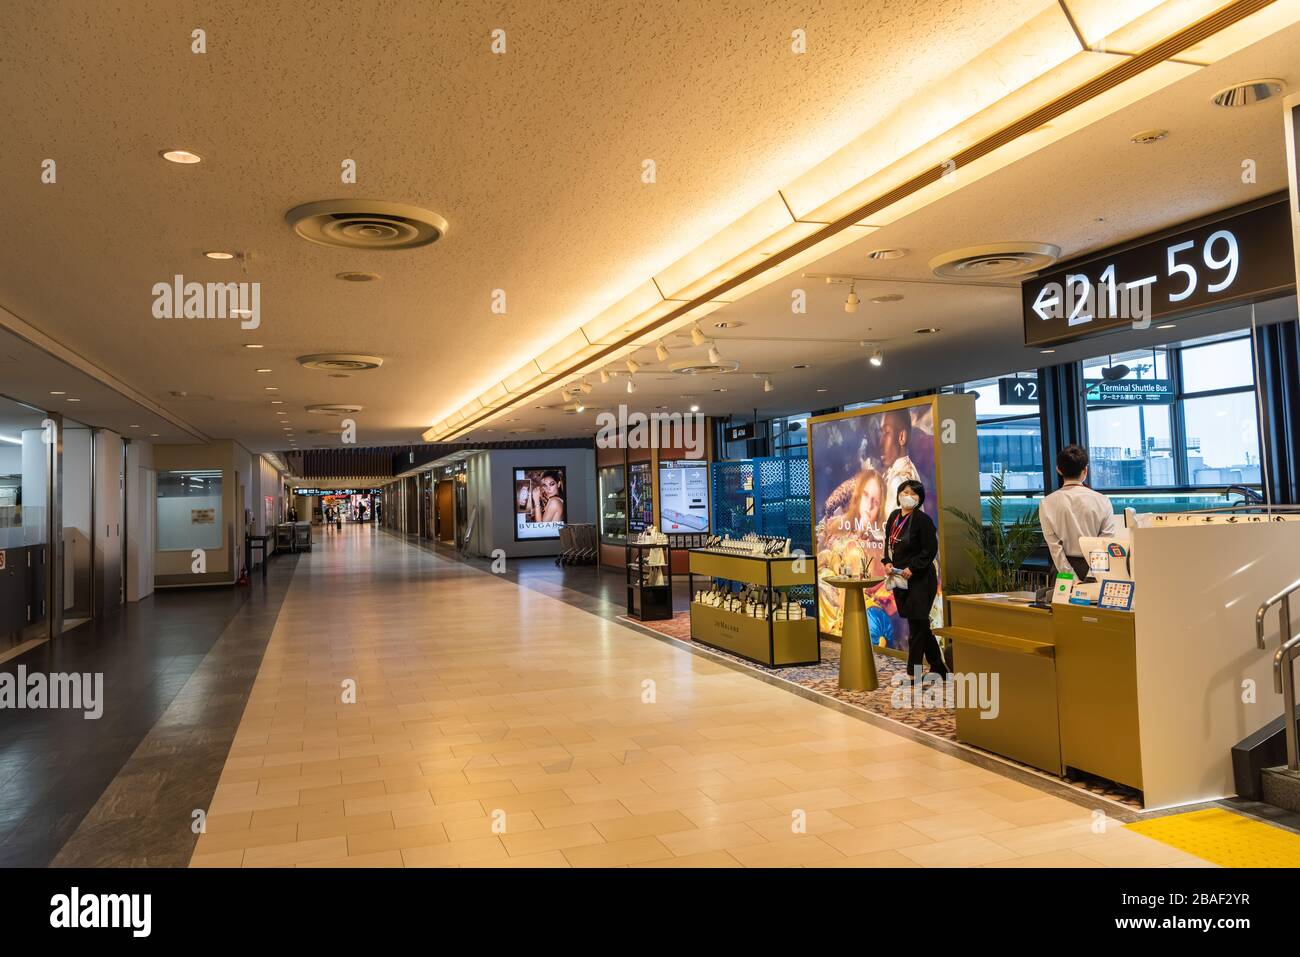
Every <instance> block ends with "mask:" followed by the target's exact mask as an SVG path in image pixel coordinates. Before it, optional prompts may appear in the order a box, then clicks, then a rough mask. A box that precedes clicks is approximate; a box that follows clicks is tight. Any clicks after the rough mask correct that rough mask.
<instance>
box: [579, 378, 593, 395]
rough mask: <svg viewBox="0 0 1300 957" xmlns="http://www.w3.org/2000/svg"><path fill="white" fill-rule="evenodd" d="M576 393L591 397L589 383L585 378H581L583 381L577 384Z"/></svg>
mask: <svg viewBox="0 0 1300 957" xmlns="http://www.w3.org/2000/svg"><path fill="white" fill-rule="evenodd" d="M578 391H579V392H581V393H582V394H583V395H591V383H590V382H588V381H587V380H586V378H583V380H582V381H581V382H579V383H578Z"/></svg>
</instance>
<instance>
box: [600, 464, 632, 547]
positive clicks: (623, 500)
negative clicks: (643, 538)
mask: <svg viewBox="0 0 1300 957" xmlns="http://www.w3.org/2000/svg"><path fill="white" fill-rule="evenodd" d="M626 474H627V473H626V472H625V471H624V469H623V466H621V465H607V466H605V467H604V468H602V469H601V470H600V472H599V474H598V477H599V485H600V540H601V541H602V542H605V543H607V544H610V545H623V544H625V543H626V542H627V479H626Z"/></svg>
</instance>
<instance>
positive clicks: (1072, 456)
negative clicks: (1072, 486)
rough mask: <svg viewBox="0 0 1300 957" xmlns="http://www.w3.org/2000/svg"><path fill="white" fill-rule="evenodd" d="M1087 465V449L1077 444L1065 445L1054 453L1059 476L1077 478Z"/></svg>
mask: <svg viewBox="0 0 1300 957" xmlns="http://www.w3.org/2000/svg"><path fill="white" fill-rule="evenodd" d="M1087 467H1088V450H1087V449H1084V448H1080V447H1079V446H1077V445H1067V446H1066V447H1065V448H1063V449H1061V451H1060V452H1058V453H1057V455H1056V468H1057V471H1059V472H1060V473H1061V478H1065V479H1077V478H1078V477H1079V476H1080V475H1082V474H1083V470H1084V469H1086V468H1087Z"/></svg>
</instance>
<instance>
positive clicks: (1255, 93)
mask: <svg viewBox="0 0 1300 957" xmlns="http://www.w3.org/2000/svg"><path fill="white" fill-rule="evenodd" d="M1284 89H1286V84H1285V83H1283V82H1282V81H1281V80H1247V81H1246V82H1244V83H1237V84H1235V85H1233V86H1230V87H1227V88H1226V89H1223V90H1220V91H1219V92H1218V93H1216V94H1214V105H1215V106H1251V105H1253V104H1255V103H1262V102H1263V101H1264V100H1271V99H1272V98H1273V97H1275V96H1279V95H1280V94H1281V93H1282V91H1283V90H1284Z"/></svg>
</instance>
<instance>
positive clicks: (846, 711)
mask: <svg viewBox="0 0 1300 957" xmlns="http://www.w3.org/2000/svg"><path fill="white" fill-rule="evenodd" d="M390 534H392V535H393V536H394V537H396V538H398V539H400V540H402V541H405V542H406V543H407V544H408V545H415V546H417V547H420V548H423V549H425V550H426V551H430V552H433V553H434V554H435V555H438V556H440V557H442V558H446V559H449V560H451V561H455V562H459V563H461V564H463V565H468V566H470V567H471V568H475V569H477V570H479V571H482V572H484V573H485V574H490V575H493V577H495V578H503V579H505V580H507V581H510V582H513V583H514V584H516V585H519V586H520V587H522V588H530V589H532V590H533V591H537V592H540V593H541V594H544V595H547V596H548V597H551V598H554V599H556V600H557V601H562V602H564V603H565V604H568V605H572V606H574V607H575V608H579V609H581V610H583V611H586V612H590V613H591V614H593V615H598V616H600V617H602V618H605V619H607V620H609V621H613V622H614V623H615V624H618V625H621V626H623V627H624V628H628V629H630V630H632V631H635V632H637V633H638V634H642V635H646V636H647V637H650V638H654V639H655V640H656V641H662V642H664V643H665V644H669V645H672V646H673V647H675V648H679V649H681V650H682V651H685V652H688V653H690V654H693V655H696V656H698V657H700V658H707V659H708V660H709V661H712V662H714V663H715V664H719V665H722V666H723V667H724V668H730V669H731V670H732V671H738V672H740V673H741V674H744V675H747V676H749V677H751V678H754V679H755V680H757V681H762V682H764V683H765V684H769V685H772V686H773V687H776V688H780V689H782V690H783V691H788V692H789V693H791V694H794V695H798V696H799V697H801V698H805V699H807V700H808V701H812V702H815V703H816V704H819V705H821V706H822V707H823V708H829V709H831V710H832V711H838V712H839V713H840V714H843V715H847V716H848V717H850V718H856V719H857V720H859V721H862V722H864V723H866V724H870V725H872V726H874V727H878V728H883V729H885V730H887V731H890V732H892V733H894V734H896V735H898V736H899V737H901V738H905V739H907V740H909V741H915V742H917V743H918V744H924V745H925V746H927V747H929V748H933V749H934V750H935V751H938V752H940V753H941V754H947V755H949V756H951V757H954V758H957V759H959V760H961V761H965V762H967V763H968V764H972V765H974V766H976V767H979V768H983V769H985V770H988V771H993V772H994V773H996V774H1000V775H1001V776H1003V777H1005V778H1008V779H1009V780H1012V781H1017V782H1019V783H1021V784H1024V785H1026V786H1028V787H1032V788H1034V789H1035V790H1038V791H1042V792H1043V793H1044V794H1046V795H1051V796H1053V797H1059V798H1061V799H1062V800H1065V801H1069V802H1070V803H1072V804H1077V805H1079V806H1081V807H1085V808H1088V809H1089V810H1094V811H1102V812H1103V813H1105V814H1106V816H1107V817H1109V818H1110V819H1111V820H1116V821H1119V822H1121V823H1129V822H1131V821H1137V820H1140V819H1144V818H1148V817H1150V816H1151V815H1150V814H1148V813H1146V812H1137V811H1135V810H1133V809H1132V808H1128V807H1125V806H1124V805H1122V804H1119V803H1117V802H1115V801H1108V800H1106V799H1105V798H1101V797H1097V796H1095V795H1092V794H1088V793H1087V792H1085V791H1081V790H1079V789H1078V788H1073V787H1070V786H1069V785H1068V784H1062V783H1060V782H1059V781H1054V780H1052V779H1050V778H1047V777H1044V776H1041V775H1038V774H1035V773H1034V772H1033V771H1029V770H1026V769H1024V768H1021V767H1018V766H1016V765H1012V764H1008V763H1006V762H1004V761H1000V760H998V759H997V758H996V757H993V756H991V755H988V754H985V753H984V752H981V751H974V750H972V749H970V748H968V747H966V746H965V745H962V744H958V743H956V742H952V741H947V740H945V739H943V738H939V737H936V736H935V735H932V734H927V733H926V732H924V731H921V730H918V729H916V728H912V727H909V726H908V725H905V724H901V723H899V722H897V721H891V720H890V719H889V718H886V717H883V716H881V715H878V714H873V713H872V712H870V711H864V710H863V709H861V708H855V707H854V706H853V705H851V704H846V703H845V702H843V701H838V700H836V699H835V698H831V697H829V696H827V695H823V694H819V693H818V692H816V691H813V690H812V689H811V688H805V687H804V686H803V685H800V684H795V683H794V682H792V681H786V680H785V679H784V678H781V677H779V676H778V675H770V674H766V673H764V672H761V671H758V670H756V669H753V668H748V667H746V666H745V665H742V664H740V663H739V662H736V661H733V660H731V659H730V658H727V657H724V656H722V655H718V654H715V653H714V652H712V651H711V650H710V649H708V648H706V647H704V646H701V645H698V644H696V643H695V642H690V641H682V640H681V639H680V638H674V637H672V636H671V635H665V634H663V633H662V632H659V631H655V630H654V629H653V628H647V627H645V626H644V625H640V624H637V623H636V622H634V621H628V620H626V619H622V618H620V617H618V616H620V615H623V614H625V613H626V609H625V608H624V607H622V606H620V605H618V604H616V603H615V602H614V601H612V600H611V599H610V598H609V597H608V596H606V595H604V594H602V593H601V592H602V591H603V590H601V589H595V590H593V591H592V592H585V591H580V590H578V589H574V588H571V587H568V586H567V585H565V584H561V583H559V582H558V581H557V580H556V576H555V575H542V576H529V575H527V574H524V575H521V574H520V573H519V570H518V568H517V567H516V568H511V565H512V564H515V563H512V562H507V564H506V569H505V571H504V572H501V573H495V572H493V571H492V570H491V562H490V561H488V560H487V559H481V558H477V557H473V556H467V555H464V554H461V553H459V552H457V551H456V550H455V549H454V548H452V547H451V546H448V545H442V544H437V543H433V542H429V541H426V540H423V539H419V538H417V537H415V536H409V535H401V534H398V533H396V532H390ZM529 561H535V560H533V559H529ZM561 573H562V570H561V569H557V574H561ZM530 578H531V579H532V580H530ZM543 584H544V585H547V586H549V587H538V586H539V585H543ZM678 584H681V585H682V586H683V588H684V583H681V582H679V583H678ZM1201 806H1204V805H1198V806H1197V807H1201ZM1176 810H1177V811H1186V810H1195V808H1177V809H1176Z"/></svg>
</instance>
